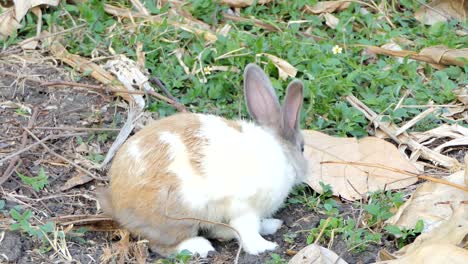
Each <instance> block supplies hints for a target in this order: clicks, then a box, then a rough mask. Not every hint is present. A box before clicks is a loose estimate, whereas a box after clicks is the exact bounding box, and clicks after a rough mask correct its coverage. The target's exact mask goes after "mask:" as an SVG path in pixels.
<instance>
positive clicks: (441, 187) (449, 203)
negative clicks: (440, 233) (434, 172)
mask: <svg viewBox="0 0 468 264" xmlns="http://www.w3.org/2000/svg"><path fill="white" fill-rule="evenodd" d="M444 179H445V180H448V181H450V182H452V183H456V184H460V185H464V171H459V172H456V173H454V174H452V175H450V176H448V177H446V178H444ZM465 200H466V194H465V192H464V191H463V190H459V189H456V188H454V187H452V186H448V185H445V184H440V183H436V182H426V183H424V184H423V185H421V186H419V187H418V188H417V189H416V191H415V192H414V193H413V195H412V196H411V198H410V199H408V201H406V202H405V204H403V205H402V206H401V207H400V208H399V209H398V211H397V213H396V214H395V215H394V216H392V217H391V218H390V219H388V220H387V223H389V224H392V225H397V226H399V227H406V228H414V227H415V225H416V222H417V221H418V220H422V221H423V222H424V230H423V232H424V233H425V232H428V231H430V230H432V229H434V228H436V227H437V226H439V225H441V224H442V222H444V221H446V220H447V219H449V218H450V217H451V216H452V214H453V208H457V207H463V206H466V205H462V203H463V201H465Z"/></svg>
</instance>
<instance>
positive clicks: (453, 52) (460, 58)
mask: <svg viewBox="0 0 468 264" xmlns="http://www.w3.org/2000/svg"><path fill="white" fill-rule="evenodd" d="M354 46H356V47H365V48H367V49H369V50H370V51H372V52H374V53H376V54H382V55H387V56H395V57H401V58H404V57H409V58H411V59H414V60H418V61H424V62H427V63H430V64H432V65H436V66H437V65H438V66H444V65H456V66H460V67H464V65H465V61H466V60H468V48H464V49H448V48H446V47H444V46H434V47H429V48H425V49H423V50H421V52H420V53H419V54H418V53H416V52H414V51H409V50H401V51H398V50H390V49H384V48H381V47H377V46H372V45H363V44H357V45H354Z"/></svg>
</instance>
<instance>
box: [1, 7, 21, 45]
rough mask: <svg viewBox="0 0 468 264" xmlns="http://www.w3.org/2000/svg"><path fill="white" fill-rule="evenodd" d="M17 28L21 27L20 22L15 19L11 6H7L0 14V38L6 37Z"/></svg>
mask: <svg viewBox="0 0 468 264" xmlns="http://www.w3.org/2000/svg"><path fill="white" fill-rule="evenodd" d="M19 28H21V24H20V23H18V21H16V20H15V11H14V10H13V8H8V9H6V10H5V11H4V12H3V13H1V14H0V40H4V39H6V38H7V37H8V36H10V35H11V34H13V32H15V31H16V30H18V29H19Z"/></svg>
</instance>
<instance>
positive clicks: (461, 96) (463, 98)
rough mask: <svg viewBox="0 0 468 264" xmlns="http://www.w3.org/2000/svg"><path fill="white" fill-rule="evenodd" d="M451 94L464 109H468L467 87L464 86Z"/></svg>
mask: <svg viewBox="0 0 468 264" xmlns="http://www.w3.org/2000/svg"><path fill="white" fill-rule="evenodd" d="M453 93H454V94H456V95H457V99H458V101H460V102H462V104H464V105H465V107H468V85H465V87H463V88H460V89H457V90H454V91H453Z"/></svg>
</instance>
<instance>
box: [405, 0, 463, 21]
mask: <svg viewBox="0 0 468 264" xmlns="http://www.w3.org/2000/svg"><path fill="white" fill-rule="evenodd" d="M467 14H468V1H465V0H435V1H432V2H431V3H429V4H427V5H421V7H420V8H419V9H418V10H417V11H416V12H415V13H414V18H416V19H417V20H418V21H419V22H421V23H424V24H426V25H433V24H435V23H437V22H446V21H448V20H449V19H457V20H460V21H462V22H463V21H465V20H466V16H467Z"/></svg>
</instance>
